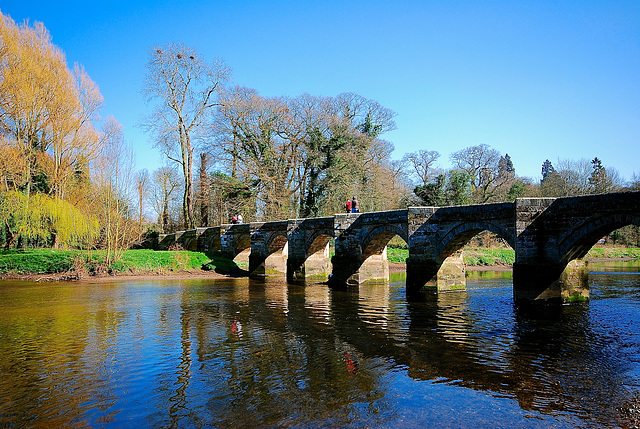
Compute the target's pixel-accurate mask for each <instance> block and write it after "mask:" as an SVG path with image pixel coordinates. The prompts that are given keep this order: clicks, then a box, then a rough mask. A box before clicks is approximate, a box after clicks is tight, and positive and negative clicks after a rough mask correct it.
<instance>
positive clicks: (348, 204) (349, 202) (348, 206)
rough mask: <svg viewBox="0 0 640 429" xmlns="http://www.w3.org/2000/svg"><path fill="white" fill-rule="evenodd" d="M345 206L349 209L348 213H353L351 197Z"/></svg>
mask: <svg viewBox="0 0 640 429" xmlns="http://www.w3.org/2000/svg"><path fill="white" fill-rule="evenodd" d="M344 207H345V208H346V209H347V213H351V200H350V199H349V198H347V203H346V204H345V205H344Z"/></svg>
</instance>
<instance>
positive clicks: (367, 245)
mask: <svg viewBox="0 0 640 429" xmlns="http://www.w3.org/2000/svg"><path fill="white" fill-rule="evenodd" d="M396 235H397V236H399V237H400V238H402V239H403V240H404V241H405V243H408V242H409V240H408V237H407V231H406V230H404V229H402V228H401V227H400V226H398V225H396V224H389V225H384V226H378V227H376V228H374V229H372V230H371V231H369V232H368V233H367V235H366V236H365V238H364V239H363V240H362V242H361V243H360V246H361V249H362V255H363V257H364V258H365V259H366V258H368V257H369V256H371V255H380V254H382V252H383V250H384V248H385V247H386V246H387V243H389V240H391V239H392V238H393V237H394V236H396Z"/></svg>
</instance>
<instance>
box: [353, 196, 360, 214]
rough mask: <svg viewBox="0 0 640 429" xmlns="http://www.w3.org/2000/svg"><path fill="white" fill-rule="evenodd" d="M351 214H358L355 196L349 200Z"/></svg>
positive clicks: (358, 208)
mask: <svg viewBox="0 0 640 429" xmlns="http://www.w3.org/2000/svg"><path fill="white" fill-rule="evenodd" d="M351 213H360V207H358V200H356V196H355V195H354V196H353V198H352V199H351Z"/></svg>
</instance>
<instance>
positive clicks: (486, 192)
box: [451, 144, 501, 203]
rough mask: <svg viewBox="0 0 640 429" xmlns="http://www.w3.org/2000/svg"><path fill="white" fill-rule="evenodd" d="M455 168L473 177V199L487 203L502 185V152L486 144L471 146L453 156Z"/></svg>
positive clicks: (452, 160)
mask: <svg viewBox="0 0 640 429" xmlns="http://www.w3.org/2000/svg"><path fill="white" fill-rule="evenodd" d="M451 162H452V163H453V165H454V168H456V169H458V170H460V171H463V172H465V173H467V174H468V175H469V177H471V187H472V192H473V198H474V200H475V202H477V203H486V202H487V201H489V200H490V199H491V198H492V197H493V196H494V194H495V192H496V190H497V189H498V188H499V186H500V185H501V176H500V165H499V164H500V152H498V151H497V150H495V149H491V147H489V146H488V145H486V144H481V145H478V146H470V147H468V148H465V149H462V150H459V151H457V152H454V153H452V154H451Z"/></svg>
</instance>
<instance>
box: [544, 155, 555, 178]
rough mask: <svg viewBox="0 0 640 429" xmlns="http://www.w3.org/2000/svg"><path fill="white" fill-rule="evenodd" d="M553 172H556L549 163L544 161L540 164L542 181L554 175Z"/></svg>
mask: <svg viewBox="0 0 640 429" xmlns="http://www.w3.org/2000/svg"><path fill="white" fill-rule="evenodd" d="M555 171H556V170H555V169H554V168H553V165H552V164H551V161H549V160H548V159H546V160H545V161H544V162H543V163H542V180H544V179H546V178H547V177H549V176H550V175H551V174H552V173H555Z"/></svg>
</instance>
